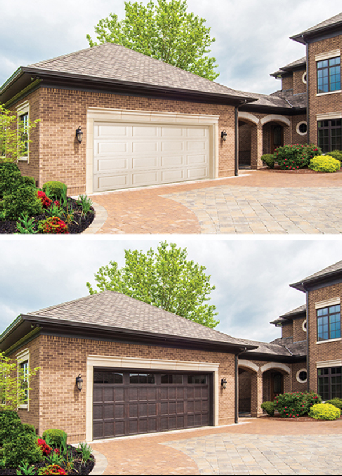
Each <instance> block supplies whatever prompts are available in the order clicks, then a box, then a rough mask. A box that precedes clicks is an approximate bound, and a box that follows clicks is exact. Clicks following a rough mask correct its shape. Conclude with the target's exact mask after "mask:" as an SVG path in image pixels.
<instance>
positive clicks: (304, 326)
mask: <svg viewBox="0 0 342 476" xmlns="http://www.w3.org/2000/svg"><path fill="white" fill-rule="evenodd" d="M302 329H303V331H304V332H306V319H305V321H304V322H303V324H302Z"/></svg>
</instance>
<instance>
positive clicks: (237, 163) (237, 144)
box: [235, 99, 247, 177]
mask: <svg viewBox="0 0 342 476" xmlns="http://www.w3.org/2000/svg"><path fill="white" fill-rule="evenodd" d="M246 103H247V99H244V100H243V102H242V103H241V104H238V105H237V106H235V177H237V176H238V175H239V119H238V117H239V107H240V106H243V105H244V104H246Z"/></svg>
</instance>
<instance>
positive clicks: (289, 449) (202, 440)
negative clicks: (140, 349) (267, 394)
mask: <svg viewBox="0 0 342 476" xmlns="http://www.w3.org/2000/svg"><path fill="white" fill-rule="evenodd" d="M92 447H93V448H94V449H95V450H98V451H99V452H100V453H102V454H103V455H104V456H105V457H106V458H107V461H108V465H107V468H106V469H105V473H104V474H119V475H121V474H126V475H133V474H163V475H164V474H341V463H342V454H341V447H342V420H338V421H333V422H318V421H313V422H293V421H270V420H269V419H267V418H259V419H246V420H245V422H244V423H242V424H239V425H231V426H225V427H218V428H203V429H197V430H190V431H189V430H185V431H181V432H169V433H164V434H160V433H159V434H156V435H153V434H152V435H151V434H150V435H145V436H137V437H128V438H127V437H126V438H121V439H114V440H107V441H104V442H98V443H94V444H92Z"/></svg>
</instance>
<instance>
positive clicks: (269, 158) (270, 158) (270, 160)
mask: <svg viewBox="0 0 342 476" xmlns="http://www.w3.org/2000/svg"><path fill="white" fill-rule="evenodd" d="M261 160H262V161H263V162H264V163H265V164H266V165H267V167H269V168H270V169H274V155H273V154H264V155H262V156H261Z"/></svg>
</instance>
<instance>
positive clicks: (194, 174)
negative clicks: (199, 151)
mask: <svg viewBox="0 0 342 476" xmlns="http://www.w3.org/2000/svg"><path fill="white" fill-rule="evenodd" d="M207 170H208V169H207V168H206V167H195V168H193V169H189V170H188V179H189V180H196V179H200V178H204V177H206V176H207Z"/></svg>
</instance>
